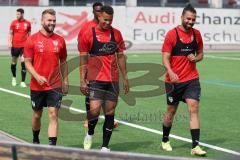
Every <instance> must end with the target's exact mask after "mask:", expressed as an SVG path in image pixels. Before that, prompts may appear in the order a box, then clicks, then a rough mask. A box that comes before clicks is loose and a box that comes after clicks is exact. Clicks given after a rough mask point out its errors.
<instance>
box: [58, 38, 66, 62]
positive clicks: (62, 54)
mask: <svg viewBox="0 0 240 160" xmlns="http://www.w3.org/2000/svg"><path fill="white" fill-rule="evenodd" d="M59 58H60V60H64V61H65V60H66V59H67V48H66V43H65V40H64V39H62V49H61V52H60V55H59Z"/></svg>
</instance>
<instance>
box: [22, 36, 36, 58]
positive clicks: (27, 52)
mask: <svg viewBox="0 0 240 160" xmlns="http://www.w3.org/2000/svg"><path fill="white" fill-rule="evenodd" d="M33 57H34V45H33V42H32V39H31V37H28V39H27V41H26V43H25V46H24V58H32V59H33Z"/></svg>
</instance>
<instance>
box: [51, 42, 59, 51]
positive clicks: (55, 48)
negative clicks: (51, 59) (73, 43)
mask: <svg viewBox="0 0 240 160" xmlns="http://www.w3.org/2000/svg"><path fill="white" fill-rule="evenodd" d="M52 43H53V45H54V48H53V52H55V53H56V52H59V47H58V41H57V40H53V41H52Z"/></svg>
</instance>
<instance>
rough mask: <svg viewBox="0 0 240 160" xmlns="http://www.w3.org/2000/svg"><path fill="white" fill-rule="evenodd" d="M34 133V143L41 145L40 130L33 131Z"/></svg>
mask: <svg viewBox="0 0 240 160" xmlns="http://www.w3.org/2000/svg"><path fill="white" fill-rule="evenodd" d="M32 133H33V143H40V141H39V133H40V130H36V131H34V130H32Z"/></svg>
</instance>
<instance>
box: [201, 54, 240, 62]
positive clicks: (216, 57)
mask: <svg viewBox="0 0 240 160" xmlns="http://www.w3.org/2000/svg"><path fill="white" fill-rule="evenodd" d="M204 57H206V58H213V59H223V60H233V61H240V58H236V57H221V56H213V55H204Z"/></svg>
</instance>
